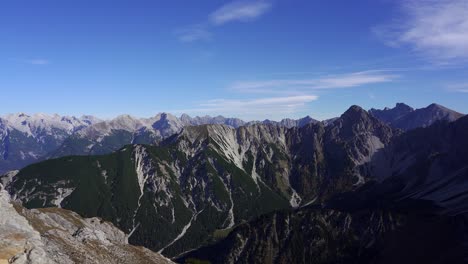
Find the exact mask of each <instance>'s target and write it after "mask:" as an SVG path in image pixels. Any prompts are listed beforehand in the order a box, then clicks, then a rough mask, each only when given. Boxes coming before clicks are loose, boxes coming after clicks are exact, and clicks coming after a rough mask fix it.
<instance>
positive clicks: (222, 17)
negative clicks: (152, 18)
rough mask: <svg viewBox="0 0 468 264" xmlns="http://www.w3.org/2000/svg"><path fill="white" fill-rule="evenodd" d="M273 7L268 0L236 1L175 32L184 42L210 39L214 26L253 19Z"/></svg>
mask: <svg viewBox="0 0 468 264" xmlns="http://www.w3.org/2000/svg"><path fill="white" fill-rule="evenodd" d="M271 7H272V4H271V2H269V1H267V0H263V1H262V0H257V1H234V2H231V3H228V4H225V5H223V6H221V7H220V8H218V9H217V10H215V11H214V12H213V13H211V14H210V15H209V16H208V19H207V20H205V22H203V23H199V24H194V25H189V26H187V27H185V28H182V29H179V30H176V32H175V34H176V36H177V37H178V39H179V40H180V41H182V42H194V41H198V40H205V41H206V40H210V39H211V37H212V33H211V30H212V28H214V27H219V26H222V25H224V24H226V23H229V22H234V21H237V22H249V21H253V20H255V19H257V18H259V17H260V16H262V15H263V14H265V13H267V12H268V11H269V10H270V9H271Z"/></svg>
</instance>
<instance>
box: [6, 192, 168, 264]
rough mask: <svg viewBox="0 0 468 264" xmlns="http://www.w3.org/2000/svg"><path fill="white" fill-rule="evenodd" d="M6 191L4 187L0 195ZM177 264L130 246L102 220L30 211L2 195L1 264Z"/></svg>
mask: <svg viewBox="0 0 468 264" xmlns="http://www.w3.org/2000/svg"><path fill="white" fill-rule="evenodd" d="M2 188H3V187H2V186H1V185H0V189H2ZM4 263H15V264H23V263H28V264H43V263H47V264H49V263H51V264H53V263H172V262H171V261H170V260H169V259H166V258H164V257H163V256H162V255H160V254H158V253H155V252H152V251H150V250H148V249H146V248H143V247H136V246H132V245H129V244H128V240H127V235H126V234H125V233H124V232H122V231H120V230H119V229H117V228H116V227H115V226H113V225H112V224H111V223H108V222H104V221H102V220H101V219H100V218H96V217H95V218H87V219H84V218H82V217H80V216H79V215H78V214H76V213H74V212H72V211H68V210H64V209H61V208H43V209H34V210H28V209H25V208H23V207H22V206H21V205H19V204H16V203H14V202H11V200H10V196H9V195H8V193H7V192H6V191H4V190H3V189H2V190H0V264H4Z"/></svg>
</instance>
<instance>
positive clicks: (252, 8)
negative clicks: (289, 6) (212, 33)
mask: <svg viewBox="0 0 468 264" xmlns="http://www.w3.org/2000/svg"><path fill="white" fill-rule="evenodd" d="M270 8H271V3H269V2H266V1H238V2H232V3H229V4H226V5H224V6H222V7H221V8H219V9H218V10H216V11H214V12H213V13H212V14H211V15H210V21H211V22H212V23H213V24H215V25H222V24H225V23H227V22H231V21H240V22H246V21H251V20H254V19H256V18H258V17H260V16H261V15H263V14H265V13H266V12H268V11H269V10H270Z"/></svg>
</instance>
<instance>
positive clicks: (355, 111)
mask: <svg viewBox="0 0 468 264" xmlns="http://www.w3.org/2000/svg"><path fill="white" fill-rule="evenodd" d="M369 116H370V115H369V113H368V112H367V111H366V110H364V109H363V108H362V107H360V106H358V105H352V106H351V107H350V108H348V110H346V111H345V112H344V113H343V114H342V115H341V116H340V119H342V120H346V121H350V122H357V121H360V120H367V119H369V118H370V117H369Z"/></svg>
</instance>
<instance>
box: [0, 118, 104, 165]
mask: <svg viewBox="0 0 468 264" xmlns="http://www.w3.org/2000/svg"><path fill="white" fill-rule="evenodd" d="M98 121H99V120H98V119H96V118H94V117H92V116H83V117H81V118H76V117H67V116H59V115H52V116H50V115H45V114H35V115H32V116H29V115H26V114H22V113H20V114H10V115H7V116H4V117H1V118H0V173H4V172H6V171H8V170H13V169H19V168H21V167H23V166H25V165H28V164H31V163H33V162H37V161H40V160H42V159H43V158H44V156H45V155H47V153H49V152H50V151H53V150H54V149H56V148H58V147H59V146H60V145H61V144H62V143H63V142H64V140H65V139H66V138H68V137H69V136H70V135H72V134H73V133H75V132H77V131H79V130H82V129H84V128H86V127H88V126H90V125H92V124H94V123H96V122H98Z"/></svg>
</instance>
